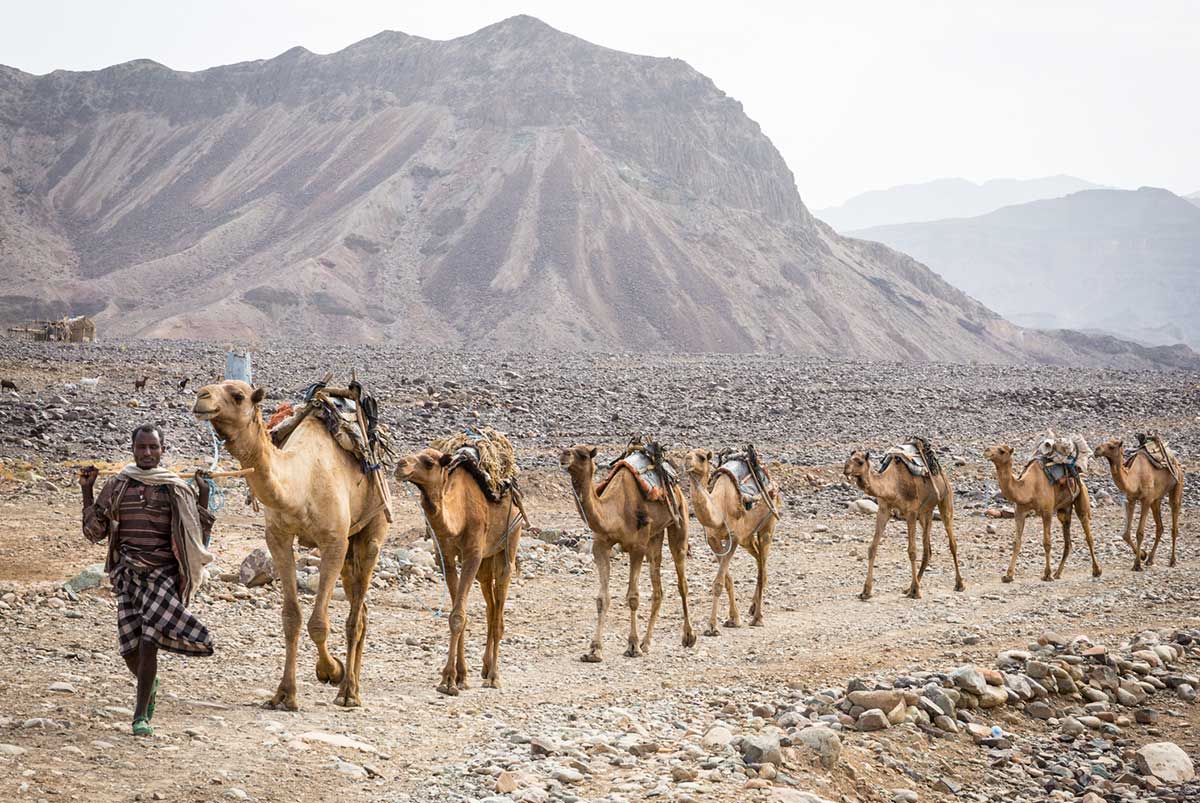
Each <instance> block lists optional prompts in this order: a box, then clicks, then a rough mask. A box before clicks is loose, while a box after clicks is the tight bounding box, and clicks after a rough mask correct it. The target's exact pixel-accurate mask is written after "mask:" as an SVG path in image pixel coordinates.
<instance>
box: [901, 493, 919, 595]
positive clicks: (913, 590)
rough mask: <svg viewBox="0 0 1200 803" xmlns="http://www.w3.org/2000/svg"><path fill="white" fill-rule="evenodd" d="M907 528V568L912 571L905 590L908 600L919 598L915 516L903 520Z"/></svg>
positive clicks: (912, 514)
mask: <svg viewBox="0 0 1200 803" xmlns="http://www.w3.org/2000/svg"><path fill="white" fill-rule="evenodd" d="M904 524H905V525H906V526H907V527H908V567H909V568H910V569H911V570H912V584H911V585H910V586H909V587H908V588H907V589H905V591H904V596H906V597H908V598H909V599H920V598H921V578H920V577H918V576H917V514H915V513H910V514H908V515H907V516H905V518H904Z"/></svg>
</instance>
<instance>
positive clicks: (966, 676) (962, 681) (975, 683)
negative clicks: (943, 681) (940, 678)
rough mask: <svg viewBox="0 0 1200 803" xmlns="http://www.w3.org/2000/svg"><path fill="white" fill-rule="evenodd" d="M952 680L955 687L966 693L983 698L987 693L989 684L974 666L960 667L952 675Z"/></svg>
mask: <svg viewBox="0 0 1200 803" xmlns="http://www.w3.org/2000/svg"><path fill="white" fill-rule="evenodd" d="M950 679H951V680H953V681H954V685H955V686H958V688H960V689H962V690H964V691H969V692H971V693H972V694H976V695H979V696H981V697H982V696H983V695H984V694H986V693H987V686H988V684H987V681H986V680H984V677H983V673H982V672H980V671H979V670H978V669H976V668H975V667H973V666H960V667H959V668H958V669H955V670H954V671H953V672H951V673H950Z"/></svg>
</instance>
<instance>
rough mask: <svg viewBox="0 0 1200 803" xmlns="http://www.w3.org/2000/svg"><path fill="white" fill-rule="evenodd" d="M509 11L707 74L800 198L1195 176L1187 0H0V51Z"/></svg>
mask: <svg viewBox="0 0 1200 803" xmlns="http://www.w3.org/2000/svg"><path fill="white" fill-rule="evenodd" d="M520 13H524V14H532V15H533V16H536V17H539V18H540V19H542V20H544V21H545V22H547V23H549V24H550V25H553V26H554V27H556V28H559V29H561V30H564V31H567V32H569V33H572V34H575V35H576V36H580V37H582V38H584V39H588V40H590V41H592V42H596V43H598V44H602V45H605V46H607V47H612V48H617V49H619V50H627V51H631V52H635V53H646V54H651V55H657V56H675V57H678V58H682V59H684V60H685V61H687V62H688V63H690V64H691V65H692V66H693V67H695V68H696V69H698V70H700V71H701V72H703V73H705V74H706V75H708V76H709V77H711V78H712V79H713V80H714V81H715V82H716V84H717V86H719V87H720V88H721V89H723V90H724V91H725V92H727V93H728V94H730V95H732V96H733V97H735V98H737V99H738V100H740V101H742V103H743V104H744V106H745V109H746V111H747V113H748V114H749V115H750V116H751V117H752V118H754V119H755V120H757V121H758V122H759V123H760V124H761V125H762V127H763V130H764V131H765V132H766V133H767V135H768V136H769V137H770V138H771V139H772V141H774V143H775V145H776V146H777V147H778V148H779V149H780V151H782V153H783V155H784V158H786V159H787V162H788V164H789V165H790V166H791V168H792V171H793V172H794V173H795V174H796V184H797V185H798V187H799V189H800V194H801V196H802V197H803V198H804V200H805V202H806V203H807V204H808V205H809V206H810V207H812V208H819V207H823V206H828V205H832V204H836V203H840V202H841V201H843V200H844V199H846V198H847V197H849V196H851V195H855V194H857V193H859V192H863V191H865V190H870V189H879V188H883V187H888V186H892V185H895V184H903V183H910V182H916V181H925V180H928V179H932V178H940V177H944V176H963V177H966V178H969V179H972V180H976V181H981V180H984V179H988V178H994V177H1017V178H1029V177H1034V176H1042V175H1051V174H1055V173H1069V174H1072V175H1076V176H1079V177H1081V178H1085V179H1088V180H1091V181H1096V182H1100V183H1105V184H1112V185H1114V186H1119V187H1130V188H1132V187H1137V186H1140V185H1145V184H1149V185H1153V186H1160V187H1167V188H1168V189H1171V190H1174V191H1175V192H1179V193H1191V192H1195V191H1197V190H1200V155H1198V154H1197V150H1196V144H1197V143H1198V142H1200V103H1198V102H1197V96H1198V95H1200V2H1193V0H1142V2H1138V3H1134V2H1129V1H1128V0H1122V1H1121V2H1107V1H1105V0H1080V1H1079V2H1062V1H1056V0H1045V2H1026V0H1009V1H1008V2H1001V3H997V2H994V0H987V1H986V2H983V1H980V0H976V1H975V2H972V0H955V1H953V2H936V1H934V0H909V2H896V1H895V0H879V1H877V2H867V0H850V1H846V0H844V1H843V2H838V3H831V2H828V0H821V2H810V0H792V1H791V2H786V1H781V2H776V3H771V2H762V1H757V0H742V2H739V3H731V2H728V1H727V0H726V2H719V3H718V2H712V3H707V2H701V1H699V0H637V1H636V2H626V0H603V1H602V2H588V3H583V2H578V0H557V1H555V2H549V1H546V0H527V2H523V3H512V2H474V1H468V0H433V1H427V0H403V1H399V0H397V1H394V2H384V0H320V1H319V2H318V1H317V0H236V1H235V0H206V1H205V2H194V0H177V1H176V2H164V1H163V0H107V2H106V1H105V0H74V1H68V0H37V2H23V3H4V7H3V24H0V63H3V64H8V65H10V66H14V67H18V68H20V69H23V70H26V71H28V72H33V73H45V72H49V71H51V70H54V69H72V70H90V69H97V68H100V67H105V66H108V65H110V64H115V63H118V62H122V61H128V60H130V59H134V58H151V59H154V60H155V61H159V62H161V63H163V64H166V65H167V66H169V67H172V68H174V69H179V70H198V69H203V68H205V67H211V66H214V65H217V64H226V63H229V62H234V61H244V60H248V59H259V58H269V57H271V56H275V55H278V54H279V53H281V52H283V51H284V50H287V49H288V48H289V47H292V46H294V45H303V46H304V47H306V48H308V49H309V50H312V51H314V52H317V53H329V52H332V51H335V50H339V49H341V48H343V47H345V46H346V45H349V44H350V43H352V42H355V41H358V40H359V39H363V38H365V37H367V36H370V35H372V34H374V33H377V32H378V31H380V30H383V29H392V30H398V31H404V32H406V33H410V34H415V35H418V36H425V37H428V38H432V39H450V38H453V37H456V36H462V35H465V34H468V33H470V32H472V31H474V30H477V29H479V28H481V27H483V26H485V25H488V24H490V23H492V22H496V21H498V20H501V19H504V18H505V17H509V16H512V15H514V14H520Z"/></svg>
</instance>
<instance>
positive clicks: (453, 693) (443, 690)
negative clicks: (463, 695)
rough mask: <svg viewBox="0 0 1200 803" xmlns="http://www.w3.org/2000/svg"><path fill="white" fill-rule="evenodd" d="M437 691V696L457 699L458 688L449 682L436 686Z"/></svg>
mask: <svg viewBox="0 0 1200 803" xmlns="http://www.w3.org/2000/svg"><path fill="white" fill-rule="evenodd" d="M437 690H438V694H444V695H446V696H447V697H457V696H458V687H457V686H455V685H454V684H453V683H450V682H445V683H440V684H438V687H437Z"/></svg>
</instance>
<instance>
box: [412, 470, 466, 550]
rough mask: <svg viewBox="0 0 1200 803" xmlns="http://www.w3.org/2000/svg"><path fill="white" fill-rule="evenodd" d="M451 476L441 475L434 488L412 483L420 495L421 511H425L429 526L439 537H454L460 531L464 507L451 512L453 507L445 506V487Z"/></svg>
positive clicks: (460, 506) (459, 506) (429, 485)
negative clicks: (440, 479)
mask: <svg viewBox="0 0 1200 803" xmlns="http://www.w3.org/2000/svg"><path fill="white" fill-rule="evenodd" d="M451 476H453V475H449V474H443V475H442V481H441V482H440V483H439V484H438V485H437V486H436V487H432V484H428V485H427V484H422V483H417V482H414V483H413V485H416V486H417V491H418V492H419V493H420V494H421V509H422V510H424V511H425V517H426V518H427V519H428V520H429V526H430V527H432V528H433V531H434V533H435V534H436V535H439V536H441V537H447V536H451V535H454V534H456V533H458V532H459V530H461V529H462V513H463V509H464V505H458V506H457V507H458V510H457V511H456V510H453V508H454V507H455V506H454V505H448V504H446V496H447V486H448V485H449V484H450V477H451Z"/></svg>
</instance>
